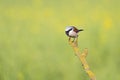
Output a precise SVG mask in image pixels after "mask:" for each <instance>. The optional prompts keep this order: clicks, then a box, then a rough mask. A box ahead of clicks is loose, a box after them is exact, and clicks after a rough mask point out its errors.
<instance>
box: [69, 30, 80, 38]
mask: <svg viewBox="0 0 120 80" xmlns="http://www.w3.org/2000/svg"><path fill="white" fill-rule="evenodd" d="M77 35H78V34H77V33H76V32H74V31H70V32H69V36H70V37H77Z"/></svg>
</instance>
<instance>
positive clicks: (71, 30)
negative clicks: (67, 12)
mask: <svg viewBox="0 0 120 80" xmlns="http://www.w3.org/2000/svg"><path fill="white" fill-rule="evenodd" d="M80 31H83V29H77V28H76V27H75V26H67V27H66V29H65V33H66V35H67V36H68V37H69V40H70V39H71V38H74V39H75V38H77V37H78V33H79V32H80ZM73 41H74V40H73Z"/></svg>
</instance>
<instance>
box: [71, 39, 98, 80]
mask: <svg viewBox="0 0 120 80" xmlns="http://www.w3.org/2000/svg"><path fill="white" fill-rule="evenodd" d="M69 44H70V45H71V46H72V48H73V49H74V52H75V55H76V56H77V57H78V58H79V59H80V61H81V63H82V66H83V68H84V70H85V72H86V73H87V74H88V76H89V78H90V80H96V78H95V75H94V73H93V72H92V71H91V70H90V68H89V65H88V63H87V61H86V56H87V55H88V49H84V51H83V52H82V53H81V52H80V51H79V47H78V38H76V40H75V41H74V42H73V41H71V39H69Z"/></svg>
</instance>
